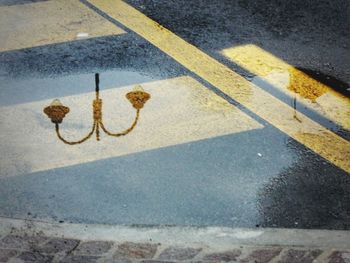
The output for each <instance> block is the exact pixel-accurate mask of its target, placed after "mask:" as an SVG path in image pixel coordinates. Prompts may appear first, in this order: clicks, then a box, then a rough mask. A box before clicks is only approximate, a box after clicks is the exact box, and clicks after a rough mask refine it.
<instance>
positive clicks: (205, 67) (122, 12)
mask: <svg viewBox="0 0 350 263" xmlns="http://www.w3.org/2000/svg"><path fill="white" fill-rule="evenodd" d="M88 2H89V3H90V4H92V5H94V6H95V7H96V8H98V9H99V10H101V11H102V12H104V13H105V14H106V15H108V16H109V17H111V18H113V19H115V20H117V21H118V22H119V23H121V24H123V25H124V26H125V27H127V28H129V29H130V30H132V31H134V32H135V33H137V34H138V35H140V36H141V37H143V38H144V39H146V40H147V41H149V42H150V43H152V44H153V45H155V46H157V47H158V48H159V49H160V50H162V51H163V52H165V53H166V54H168V55H169V56H171V57H172V58H173V59H175V60H176V61H178V62H179V63H180V64H182V65H183V66H184V67H186V68H188V69H189V70H190V71H192V72H194V73H195V74H197V75H198V76H199V77H201V78H203V79H204V80H206V81H207V82H209V83H210V84H212V85H213V86H215V87H216V88H218V89H219V90H221V91H222V92H224V93H225V94H227V95H228V96H230V97H231V98H233V99H234V100H236V101H237V102H239V103H241V104H242V105H244V106H245V107H246V108H248V109H249V110H251V111H252V112H254V113H255V114H257V115H259V116H260V117H262V118H263V119H265V120H266V121H268V122H269V123H270V124H272V125H273V126H275V127H276V128H278V129H280V130H281V131H282V132H284V133H286V134H288V135H289V136H290V137H292V138H294V139H295V140H297V141H298V142H300V143H302V144H304V145H305V146H307V147H308V148H310V149H312V150H313V151H314V152H316V153H317V154H319V155H320V156H322V157H323V158H325V159H327V160H328V161H330V162H332V163H333V164H335V165H337V166H338V167H340V168H342V169H343V170H345V171H347V172H348V173H350V162H349V158H350V143H349V142H348V141H346V140H345V139H343V138H341V137H339V136H337V135H336V134H334V133H332V132H331V131H329V130H327V129H326V128H324V127H323V126H321V125H319V124H318V123H316V122H314V121H312V120H311V119H309V118H307V117H306V116H305V115H303V114H299V115H298V119H296V118H295V111H294V109H293V108H291V107H289V106H287V105H286V104H284V103H283V102H281V101H279V100H278V99H276V98H275V97H273V96H272V95H270V94H269V93H267V92H265V91H264V90H262V89H260V88H259V87H257V86H255V85H254V84H252V83H250V82H249V81H247V80H246V79H244V78H243V77H242V76H240V75H238V74H237V73H235V72H234V71H232V70H231V69H229V68H228V67H226V66H224V65H223V64H221V63H219V62H218V61H217V60H215V59H213V58H212V57H210V56H208V55H207V54H205V53H204V52H203V51H201V50H199V49H198V48H197V47H195V46H193V45H191V44H189V43H187V42H186V41H185V40H183V39H181V38H180V37H178V36H177V35H175V34H174V33H172V32H171V31H169V30H167V29H166V28H164V27H163V26H161V25H160V24H158V23H157V22H155V21H153V20H152V19H150V18H148V17H147V16H145V15H144V14H142V13H141V12H139V11H138V10H136V9H135V8H133V7H131V6H130V5H128V4H126V3H125V2H123V1H120V0H116V1H114V0H89V1H88Z"/></svg>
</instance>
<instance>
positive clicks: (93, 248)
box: [74, 241, 113, 256]
mask: <svg viewBox="0 0 350 263" xmlns="http://www.w3.org/2000/svg"><path fill="white" fill-rule="evenodd" d="M112 246H113V242H107V241H87V242H82V243H80V244H79V246H78V247H77V248H76V249H75V250H74V254H75V255H96V256H97V255H103V254H104V253H106V252H108V251H109V250H110V249H111V247H112Z"/></svg>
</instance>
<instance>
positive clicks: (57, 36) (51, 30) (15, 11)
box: [0, 0, 125, 52]
mask: <svg viewBox="0 0 350 263" xmlns="http://www.w3.org/2000/svg"><path fill="white" fill-rule="evenodd" d="M0 25H1V26H0V52H1V51H9V50H15V49H22V48H30V47H34V46H42V45H48V44H53V43H60V42H66V41H73V40H76V39H79V36H83V37H89V38H91V37H99V36H107V35H119V34H123V33H125V31H124V30H122V29H121V28H118V27H116V26H115V25H114V24H113V23H111V22H109V21H107V20H106V19H104V18H103V17H101V16H100V15H98V14H96V12H93V11H92V10H91V9H89V8H88V7H86V6H85V5H84V4H82V3H80V2H79V1H70V0H55V1H45V2H39V3H31V4H26V5H14V6H3V7H0Z"/></svg>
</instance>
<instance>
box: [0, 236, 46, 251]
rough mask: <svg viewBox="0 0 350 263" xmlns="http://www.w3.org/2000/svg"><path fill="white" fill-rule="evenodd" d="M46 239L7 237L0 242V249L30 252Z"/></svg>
mask: <svg viewBox="0 0 350 263" xmlns="http://www.w3.org/2000/svg"><path fill="white" fill-rule="evenodd" d="M46 240H48V238H46V237H43V236H20V235H8V236H6V237H4V238H3V239H1V240H0V248H13V249H19V250H30V249H34V248H36V247H37V246H38V245H39V244H40V243H43V242H45V241H46Z"/></svg>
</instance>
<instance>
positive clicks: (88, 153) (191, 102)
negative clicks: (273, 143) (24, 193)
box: [0, 76, 263, 177]
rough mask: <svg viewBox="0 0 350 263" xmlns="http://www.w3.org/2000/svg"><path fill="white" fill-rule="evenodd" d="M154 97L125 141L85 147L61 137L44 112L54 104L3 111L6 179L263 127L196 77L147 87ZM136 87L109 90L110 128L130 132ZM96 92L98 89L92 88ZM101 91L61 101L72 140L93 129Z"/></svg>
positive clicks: (65, 131)
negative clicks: (94, 103)
mask: <svg viewBox="0 0 350 263" xmlns="http://www.w3.org/2000/svg"><path fill="white" fill-rule="evenodd" d="M142 86H143V87H144V89H145V90H146V91H147V92H148V93H150V94H151V99H150V100H149V101H148V102H147V104H146V105H145V107H144V108H143V109H142V110H141V113H140V121H139V123H138V125H137V126H136V128H135V129H134V130H133V131H132V132H131V133H129V134H128V135H127V136H125V137H121V138H115V137H108V136H106V135H105V134H103V133H101V141H99V142H98V141H96V139H95V137H93V138H91V139H90V140H89V141H86V142H84V143H82V144H80V145H74V146H70V145H66V144H64V143H63V142H61V141H59V140H58V138H57V137H56V134H55V129H54V124H53V123H51V121H50V120H49V119H48V118H47V116H46V115H45V114H44V113H43V108H44V107H45V106H47V105H48V104H50V103H51V100H45V101H36V102H31V103H25V104H17V105H11V106H6V107H1V108H0V123H1V127H2V131H1V134H0V148H1V149H2V152H3V153H4V154H2V155H1V156H0V176H2V177H4V176H14V175H19V174H28V173H31V172H36V171H43V170H48V169H53V168H58V167H65V166H70V165H74V164H81V163H86V162H91V161H96V160H100V159H104V158H109V157H115V156H122V155H126V154H131V153H137V152H141V151H146V150H151V149H157V148H160V147H166V146H171V145H178V144H182V143H187V142H193V141H198V140H202V139H208V138H214V137H217V136H222V135H227V134H233V133H238V132H244V131H249V130H253V129H260V128H263V126H262V125H261V124H259V123H258V122H256V121H255V120H253V119H252V118H251V117H249V116H248V115H246V114H245V113H243V112H241V111H240V110H238V109H237V108H236V107H234V106H232V105H231V104H230V103H228V102H227V101H226V100H224V99H222V98H221V97H219V96H218V95H216V94H214V93H213V92H211V91H209V90H208V89H207V88H205V87H204V86H203V85H202V84H200V83H199V82H198V81H196V80H194V79H193V78H191V77H186V76H183V77H178V78H173V79H169V80H160V81H154V82H147V83H144V84H142ZM132 88H133V86H125V87H118V88H114V89H113V88H112V89H105V90H102V91H101V92H100V98H101V99H103V118H104V124H105V126H106V128H107V129H109V130H111V131H115V132H117V131H121V130H125V129H126V128H128V127H129V126H130V125H131V123H132V121H133V119H134V116H135V110H134V109H133V108H132V107H131V104H130V103H129V101H127V99H126V98H125V94H126V93H127V92H129V91H130V90H132ZM91 90H92V91H93V90H94V87H93V85H92V88H91ZM94 98H95V93H93V92H90V93H85V94H79V95H74V96H67V97H63V98H61V101H62V103H63V104H64V105H66V106H68V107H69V108H70V112H69V113H68V114H67V116H66V117H65V119H64V121H63V124H62V125H60V128H61V133H62V135H63V136H64V137H65V138H66V139H68V140H78V139H81V138H82V137H83V136H84V135H85V134H87V133H88V132H89V130H90V129H91V125H92V109H91V104H92V100H93V99H94Z"/></svg>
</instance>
